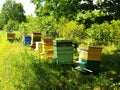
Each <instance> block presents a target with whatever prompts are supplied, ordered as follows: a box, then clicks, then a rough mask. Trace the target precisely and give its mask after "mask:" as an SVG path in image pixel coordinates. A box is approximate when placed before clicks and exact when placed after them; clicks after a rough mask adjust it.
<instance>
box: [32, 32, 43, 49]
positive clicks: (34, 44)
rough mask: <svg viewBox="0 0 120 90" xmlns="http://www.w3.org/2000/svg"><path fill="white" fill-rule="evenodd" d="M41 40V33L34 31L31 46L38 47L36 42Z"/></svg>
mask: <svg viewBox="0 0 120 90" xmlns="http://www.w3.org/2000/svg"><path fill="white" fill-rule="evenodd" d="M40 41H41V33H32V40H31V47H32V48H33V49H35V48H36V42H40Z"/></svg>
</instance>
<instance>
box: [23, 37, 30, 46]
mask: <svg viewBox="0 0 120 90" xmlns="http://www.w3.org/2000/svg"><path fill="white" fill-rule="evenodd" d="M30 44H31V36H28V35H27V36H24V45H30Z"/></svg>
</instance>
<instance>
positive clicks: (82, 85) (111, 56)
mask: <svg viewBox="0 0 120 90" xmlns="http://www.w3.org/2000/svg"><path fill="white" fill-rule="evenodd" d="M110 47H115V46H110ZM103 49H104V50H103V52H102V60H101V69H100V73H99V75H97V76H95V75H83V74H81V73H80V72H79V71H77V70H75V69H74V68H73V67H72V66H70V65H54V64H53V63H52V59H45V58H39V57H40V56H39V54H37V52H35V51H33V50H31V49H30V47H27V46H24V45H23V44H22V43H20V42H16V41H15V42H13V43H10V42H8V41H6V39H5V33H4V32H0V90H120V88H119V87H120V72H119V71H120V68H119V66H120V60H119V59H120V54H119V52H116V49H115V48H112V49H111V50H110V49H109V50H108V47H104V48H103Z"/></svg>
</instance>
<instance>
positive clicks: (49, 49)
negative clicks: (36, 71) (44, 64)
mask: <svg viewBox="0 0 120 90" xmlns="http://www.w3.org/2000/svg"><path fill="white" fill-rule="evenodd" d="M53 40H54V38H43V39H42V42H43V55H44V57H53Z"/></svg>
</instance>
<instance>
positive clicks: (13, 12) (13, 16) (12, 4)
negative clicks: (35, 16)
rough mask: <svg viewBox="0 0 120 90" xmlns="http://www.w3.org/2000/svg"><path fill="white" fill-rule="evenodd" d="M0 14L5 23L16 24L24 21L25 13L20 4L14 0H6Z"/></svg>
mask: <svg viewBox="0 0 120 90" xmlns="http://www.w3.org/2000/svg"><path fill="white" fill-rule="evenodd" d="M1 13H2V14H4V16H5V18H6V20H7V21H9V20H15V21H18V22H23V21H26V17H25V15H24V13H25V11H24V9H23V6H22V4H21V3H16V1H15V0H6V2H5V3H4V4H3V6H2V10H1Z"/></svg>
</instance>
